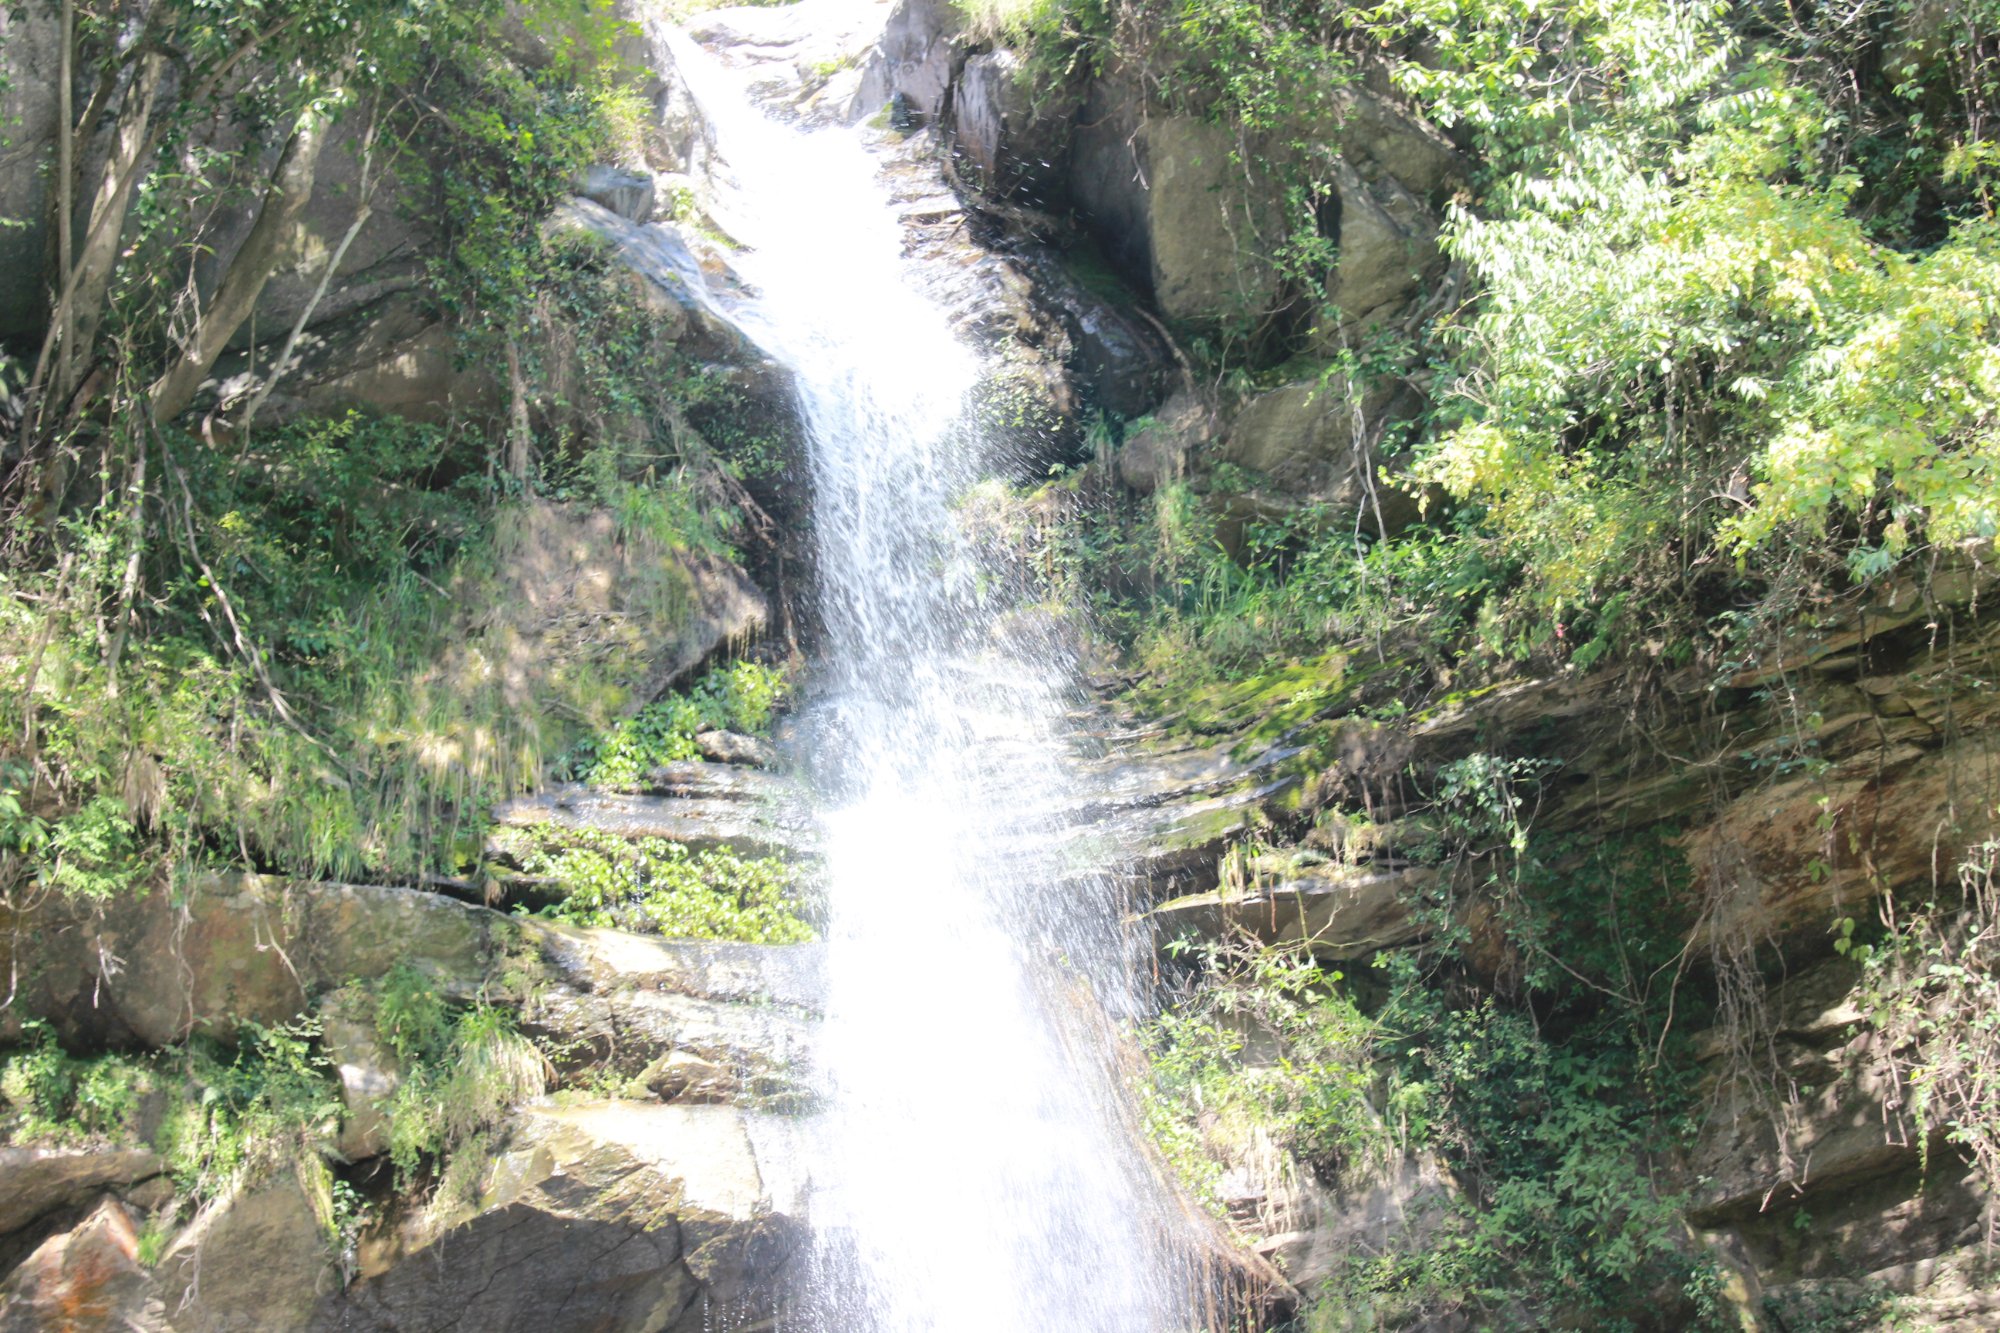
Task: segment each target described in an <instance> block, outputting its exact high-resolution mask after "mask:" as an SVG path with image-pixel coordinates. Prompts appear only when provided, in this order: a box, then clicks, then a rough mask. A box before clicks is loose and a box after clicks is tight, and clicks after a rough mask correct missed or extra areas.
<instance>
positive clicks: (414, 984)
mask: <svg viewBox="0 0 2000 1333" xmlns="http://www.w3.org/2000/svg"><path fill="white" fill-rule="evenodd" d="M375 1035H376V1036H378V1037H380V1038H381V1039H382V1044H383V1045H384V1046H387V1047H388V1048H389V1050H390V1051H391V1052H392V1053H393V1054H394V1055H395V1057H396V1058H397V1059H398V1060H401V1061H403V1062H405V1063H410V1062H413V1061H421V1060H427V1059H429V1060H435V1059H439V1058H442V1057H443V1056H444V1055H445V1053H446V1052H447V1051H448V1050H449V1048H450V1046H451V1011H450V1010H449V1009H448V1008H447V1007H446V1005H445V1002H444V997H443V996H441V995H440V994H438V990H437V983H436V982H435V981H433V980H432V979H431V978H430V977H429V976H428V975H426V974H425V973H424V972H422V971H420V970H419V969H417V968H416V967H414V966H412V965H411V964H409V963H407V962H404V963H397V964H396V965H395V966H394V967H392V968H390V969H389V970H388V972H386V973H385V974H383V977H382V979H381V980H380V981H379V982H377V983H376V985H375Z"/></svg>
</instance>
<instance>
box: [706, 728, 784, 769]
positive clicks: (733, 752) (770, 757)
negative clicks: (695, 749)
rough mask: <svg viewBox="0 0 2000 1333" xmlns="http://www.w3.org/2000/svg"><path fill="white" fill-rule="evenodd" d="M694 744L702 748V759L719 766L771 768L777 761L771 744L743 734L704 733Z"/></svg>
mask: <svg viewBox="0 0 2000 1333" xmlns="http://www.w3.org/2000/svg"><path fill="white" fill-rule="evenodd" d="M694 743H695V744H696V745H697V746H699V747H700V748H701V754H702V758H704V759H707V760H710V761H711V762H713V763H717V764H742V765H744V766H746V767H750V768H769V767H770V766H771V764H772V763H774V762H775V761H776V759H777V754H776V752H774V751H773V750H772V749H771V746H770V743H769V742H767V741H761V740H758V739H757V738H756V737H755V736H745V735H743V734H742V733H741V732H735V731H704V732H701V733H699V734H697V735H696V736H695V738H694Z"/></svg>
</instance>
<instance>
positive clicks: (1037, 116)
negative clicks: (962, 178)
mask: <svg viewBox="0 0 2000 1333" xmlns="http://www.w3.org/2000/svg"><path fill="white" fill-rule="evenodd" d="M955 96H956V99H957V100H956V106H955V108H954V116H953V126H954V129H955V130H956V133H957V144H958V148H959V151H960V152H961V153H963V154H964V156H965V159H966V161H967V162H968V163H969V164H970V165H971V167H972V168H973V172H974V176H975V179H976V180H977V181H978V183H979V186H980V188H981V189H982V190H984V191H985V192H986V193H987V194H989V195H991V196H993V197H994V198H996V199H1003V200H1010V201H1015V202H1019V203H1023V204H1026V205H1028V206H1030V207H1033V208H1039V209H1053V208H1057V207H1060V206H1061V204H1062V202H1063V198H1064V194H1065V186H1066V178H1067V176H1068V173H1069V135H1070V126H1071V124H1072V123H1073V121H1074V118H1075V116H1076V113H1077V110H1078V108H1079V107H1080V105H1081V102H1082V99H1081V97H1079V96H1077V95H1075V94H1071V95H1068V96H1064V97H1059V98H1056V99H1053V100H1051V101H1047V102H1042V103H1038V102H1037V101H1036V99H1035V96H1034V90H1033V89H1032V88H1031V87H1030V85H1029V84H1028V82H1027V80H1026V79H1025V77H1024V76H1023V71H1022V65H1021V58H1020V57H1019V56H1017V55H1016V54H1014V52H1012V51H1009V50H1006V49H1005V48H1002V49H999V50H994V51H986V52H982V53H981V54H979V55H974V56H969V57H967V59H966V61H965V68H964V70H963V72H962V73H961V74H960V76H959V81H958V87H957V92H956V94H955Z"/></svg>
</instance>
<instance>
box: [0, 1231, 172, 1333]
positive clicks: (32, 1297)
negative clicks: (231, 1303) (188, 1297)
mask: <svg viewBox="0 0 2000 1333" xmlns="http://www.w3.org/2000/svg"><path fill="white" fill-rule="evenodd" d="M166 1327H168V1325H167V1323H166V1308H165V1305H164V1303H163V1302H162V1301H161V1299H160V1296H159V1293H158V1291H157V1289H156V1286H155V1282H154V1278H153V1275H152V1274H151V1273H149V1272H148V1271H147V1270H146V1268H145V1267H144V1266H143V1265H141V1264H140V1262H139V1227H138V1225H137V1224H136V1223H135V1221H134V1219H133V1216H132V1213H131V1212H130V1211H129V1210H128V1209H127V1208H126V1207H125V1205H124V1204H122V1203H120V1202H118V1201H117V1200H116V1199H111V1198H105V1199H101V1200H100V1201H99V1202H98V1203H97V1205H96V1206H95V1207H94V1208H93V1209H92V1210H91V1211H90V1212H89V1214H88V1215H86V1216H85V1217H84V1218H83V1220H82V1221H80V1222H78V1223H77V1224H76V1225H75V1226H73V1227H70V1228H69V1229H68V1230H65V1231H58V1232H55V1233H54V1234H52V1235H49V1236H47V1237H45V1238H44V1239H43V1240H42V1242H41V1243H40V1244H39V1245H37V1246H36V1247H35V1248H34V1249H33V1250H32V1251H30V1252H29V1253H28V1255H27V1257H26V1258H24V1259H22V1260H21V1261H20V1262H19V1263H18V1264H16V1265H15V1266H14V1269H13V1271H12V1272H10V1273H8V1274H7V1276H6V1277H5V1279H0V1333H50V1330H61V1333H100V1330H101V1333H115V1331H118V1330H127V1329H139V1330H151V1329H164V1328H166Z"/></svg>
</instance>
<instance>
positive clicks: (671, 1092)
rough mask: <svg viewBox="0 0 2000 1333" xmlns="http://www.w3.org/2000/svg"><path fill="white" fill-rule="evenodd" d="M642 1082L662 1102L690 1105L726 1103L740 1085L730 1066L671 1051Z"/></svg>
mask: <svg viewBox="0 0 2000 1333" xmlns="http://www.w3.org/2000/svg"><path fill="white" fill-rule="evenodd" d="M639 1081H640V1082H641V1083H643V1084H645V1085H646V1087H647V1089H648V1090H649V1091H650V1092H651V1093H652V1094H653V1095H654V1096H655V1097H658V1098H659V1099H660V1100H661V1101H663V1102H680V1103H683V1104H684V1105H689V1106H694V1105H703V1104H708V1103H714V1102H726V1101H728V1100H729V1099H730V1098H732V1097H733V1096H735V1094H736V1086H737V1085H736V1075H735V1073H734V1072H733V1071H731V1070H730V1069H729V1068H728V1067H727V1066H725V1065H722V1064H718V1063H717V1062H716V1061H713V1060H704V1059H703V1058H702V1057H701V1056H699V1055H696V1054H695V1053H694V1052H692V1051H668V1052H667V1053H666V1054H665V1055H663V1056H661V1057H660V1058H659V1059H657V1060H655V1061H654V1062H653V1063H652V1064H650V1065H648V1066H647V1067H646V1071H645V1072H644V1073H642V1074H640V1075H639Z"/></svg>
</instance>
